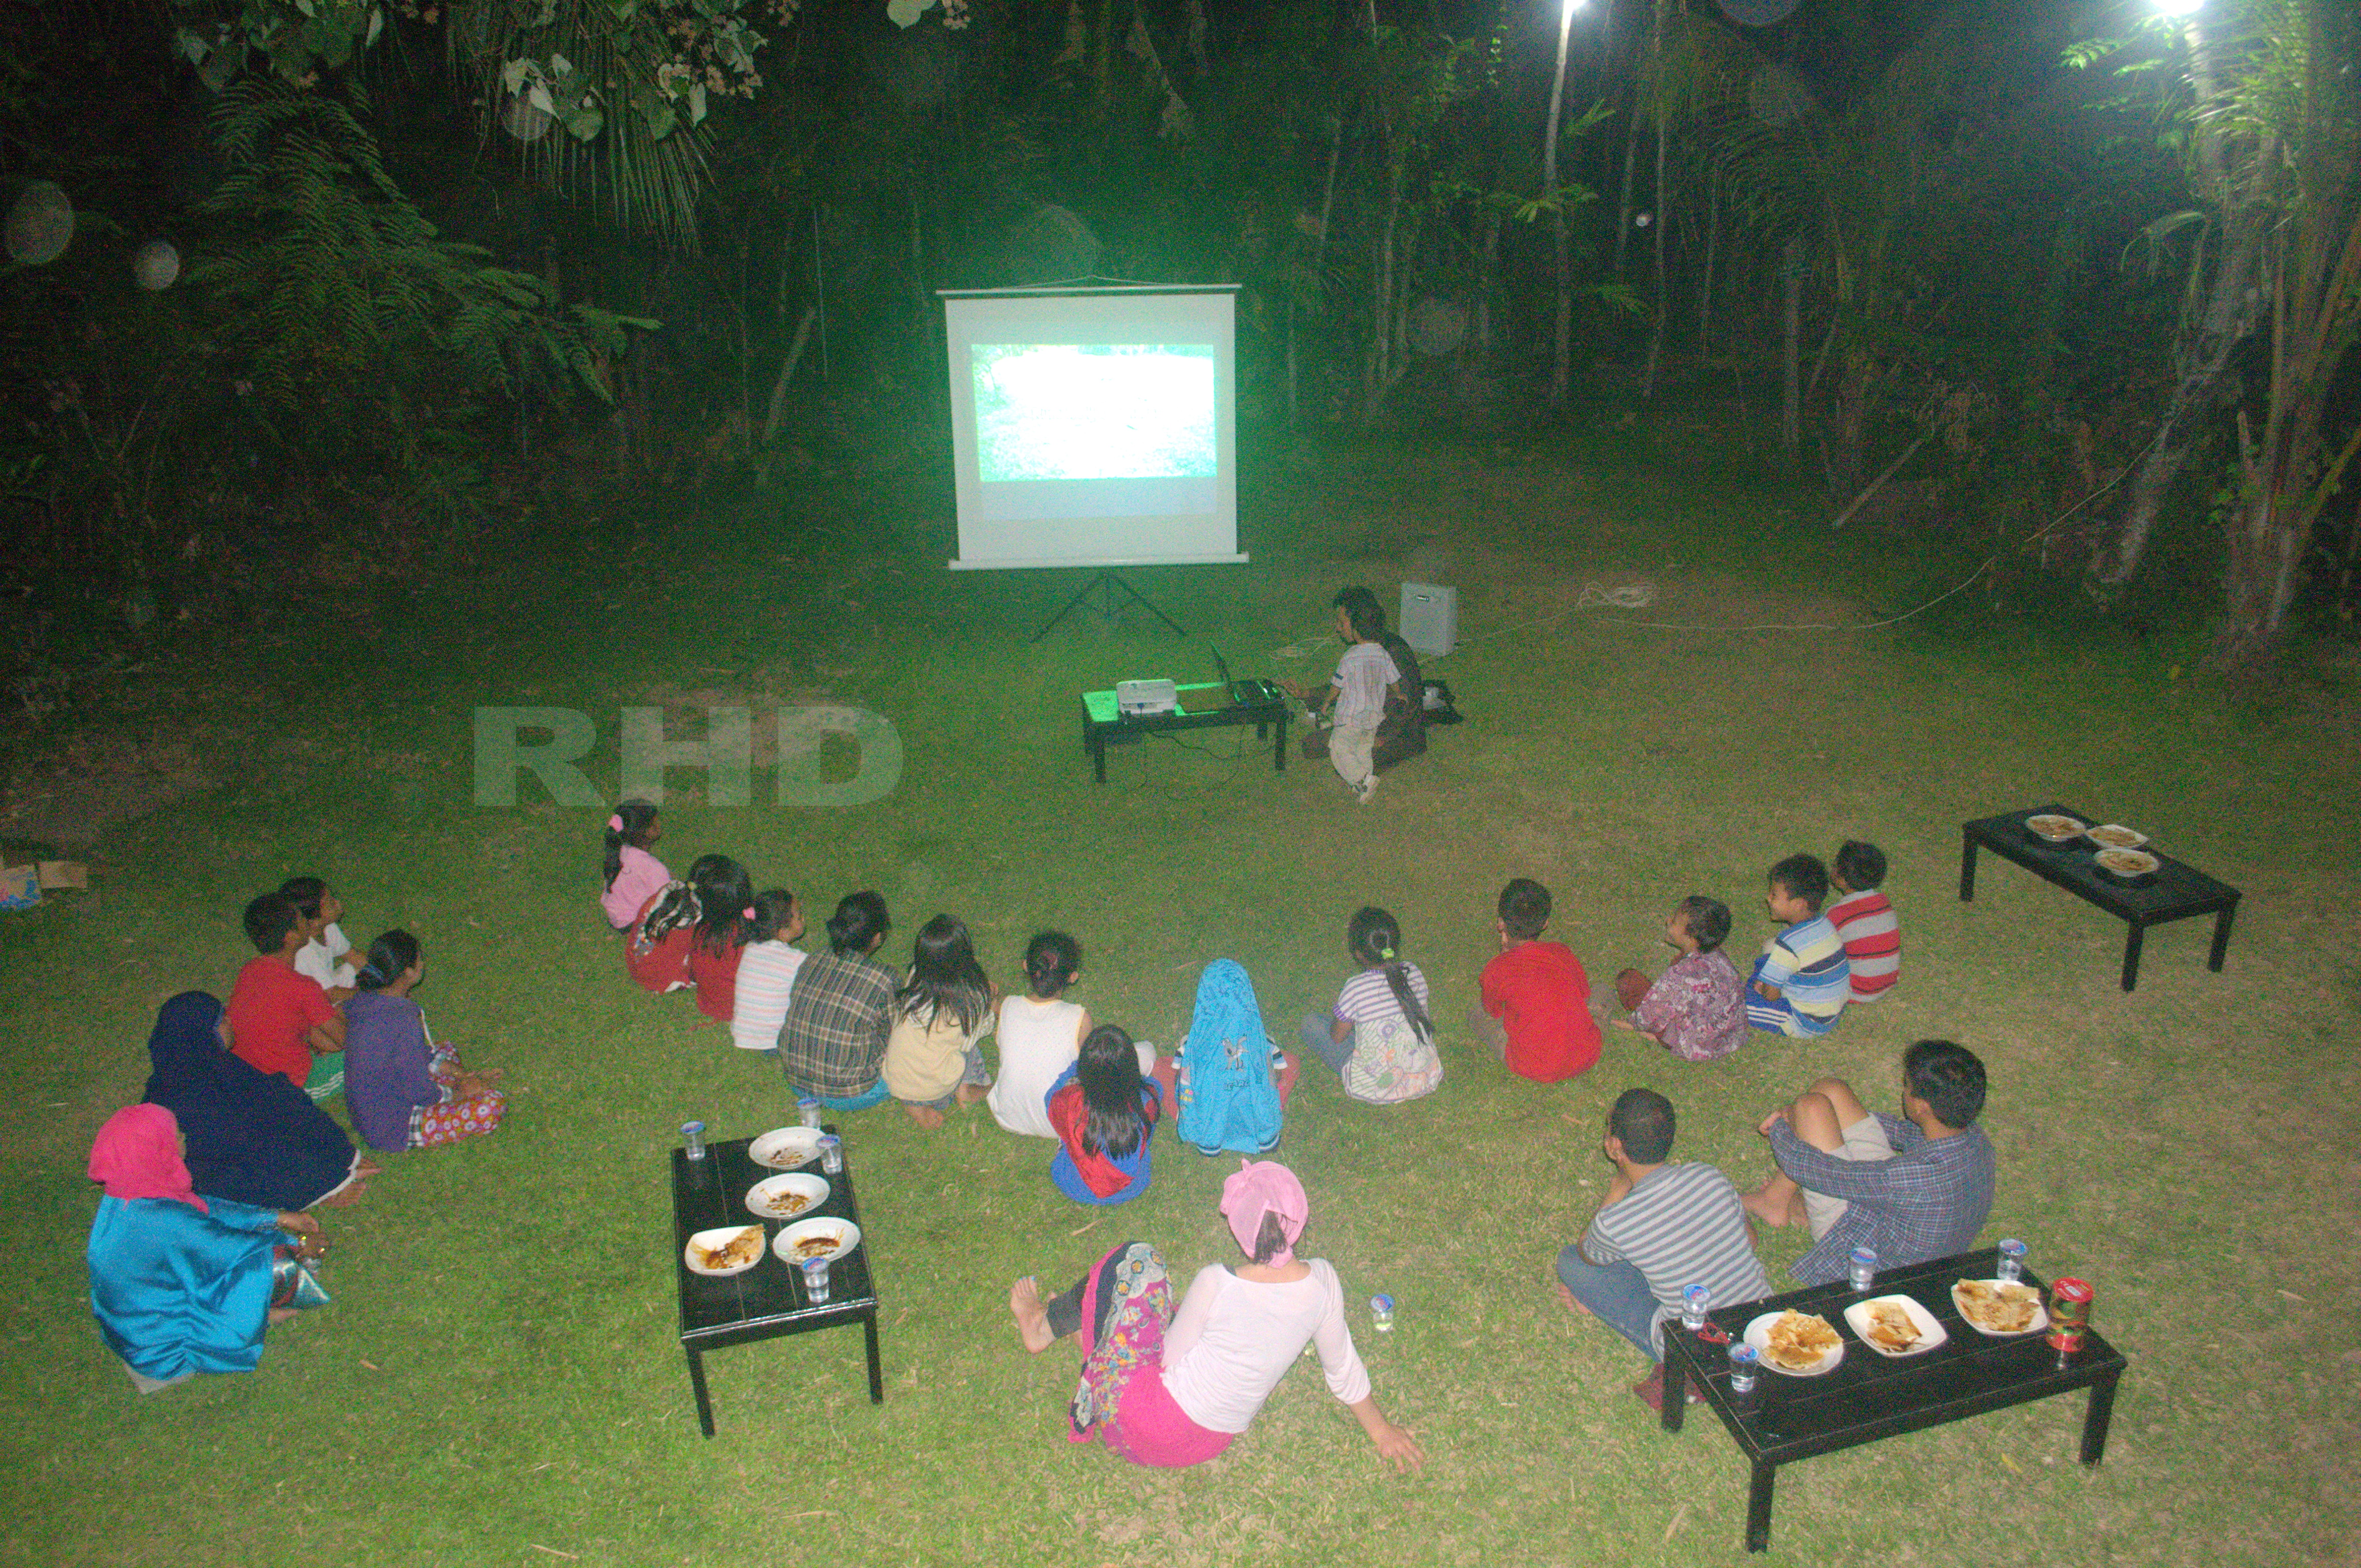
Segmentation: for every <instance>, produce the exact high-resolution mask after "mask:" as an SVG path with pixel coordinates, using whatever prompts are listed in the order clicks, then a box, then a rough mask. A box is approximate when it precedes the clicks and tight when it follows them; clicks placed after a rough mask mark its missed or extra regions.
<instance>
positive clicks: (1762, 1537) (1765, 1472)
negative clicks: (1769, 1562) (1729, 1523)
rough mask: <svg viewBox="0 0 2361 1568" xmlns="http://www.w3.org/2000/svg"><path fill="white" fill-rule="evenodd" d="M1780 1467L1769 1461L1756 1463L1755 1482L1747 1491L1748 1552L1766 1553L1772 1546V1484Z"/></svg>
mask: <svg viewBox="0 0 2361 1568" xmlns="http://www.w3.org/2000/svg"><path fill="white" fill-rule="evenodd" d="M1778 1475H1779V1467H1778V1466H1777V1465H1775V1464H1772V1463H1770V1462H1769V1461H1768V1460H1761V1459H1758V1460H1756V1461H1755V1462H1754V1482H1753V1485H1752V1486H1749V1487H1748V1488H1747V1489H1746V1550H1747V1551H1749V1552H1766V1551H1768V1550H1770V1546H1771V1483H1772V1482H1773V1481H1774V1480H1776V1479H1777V1478H1778Z"/></svg>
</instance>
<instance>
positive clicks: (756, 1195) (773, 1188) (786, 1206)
mask: <svg viewBox="0 0 2361 1568" xmlns="http://www.w3.org/2000/svg"><path fill="white" fill-rule="evenodd" d="M789 1195H792V1196H793V1197H796V1198H800V1199H802V1200H803V1201H802V1202H800V1203H796V1202H791V1201H788V1198H789ZM827 1201H828V1180H827V1179H826V1178H824V1177H818V1176H805V1175H803V1174H801V1173H800V1172H797V1173H794V1174H791V1175H787V1176H766V1177H764V1178H763V1179H762V1180H760V1181H758V1182H756V1183H754V1185H753V1186H752V1187H749V1188H748V1189H746V1212H748V1213H750V1214H753V1215H757V1216H759V1217H760V1218H763V1219H765V1220H792V1219H794V1218H795V1217H796V1215H797V1214H808V1213H810V1212H812V1211H813V1210H814V1209H817V1208H818V1207H819V1206H820V1205H821V1204H823V1203H825V1202H827ZM774 1204H776V1205H778V1206H777V1207H775V1208H774V1207H773V1205H774Z"/></svg>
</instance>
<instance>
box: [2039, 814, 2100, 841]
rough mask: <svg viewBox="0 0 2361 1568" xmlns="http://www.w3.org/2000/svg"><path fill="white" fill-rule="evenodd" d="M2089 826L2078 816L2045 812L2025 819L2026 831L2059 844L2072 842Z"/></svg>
mask: <svg viewBox="0 0 2361 1568" xmlns="http://www.w3.org/2000/svg"><path fill="white" fill-rule="evenodd" d="M2036 824H2038V825H2039V826H2036ZM2088 828H2090V824H2089V823H2087V822H2084V821H2083V820H2082V819H2081V817H2060V816H2057V815H2055V814H2053V813H2047V812H2045V813H2044V814H2042V815H2041V816H2038V817H2026V819H2025V830H2026V832H2028V833H2030V834H2032V835H2033V836H2034V837H2035V838H2037V839H2043V840H2045V841H2047V842H2048V843H2051V844H2057V845H2061V846H2062V845H2066V844H2070V843H2072V842H2073V841H2074V840H2075V839H2079V838H2081V836H2082V834H2083V833H2084V832H2085V831H2086V830H2088Z"/></svg>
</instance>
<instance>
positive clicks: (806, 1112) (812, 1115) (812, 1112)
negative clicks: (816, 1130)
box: [796, 1094, 819, 1127]
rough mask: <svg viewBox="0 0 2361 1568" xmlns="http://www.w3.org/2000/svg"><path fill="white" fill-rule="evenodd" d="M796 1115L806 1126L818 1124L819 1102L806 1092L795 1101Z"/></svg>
mask: <svg viewBox="0 0 2361 1568" xmlns="http://www.w3.org/2000/svg"><path fill="white" fill-rule="evenodd" d="M796 1119H797V1120H799V1121H800V1122H802V1123H803V1124H804V1125H805V1126H807V1127H817V1126H818V1125H819V1102H818V1101H817V1100H815V1099H813V1098H812V1097H811V1096H810V1095H808V1094H807V1095H804V1096H803V1097H802V1098H800V1099H798V1100H797V1101H796Z"/></svg>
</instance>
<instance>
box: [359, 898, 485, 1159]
mask: <svg viewBox="0 0 2361 1568" xmlns="http://www.w3.org/2000/svg"><path fill="white" fill-rule="evenodd" d="M425 978H426V959H425V958H424V956H423V954H421V952H420V951H419V947H418V938H415V937H412V935H411V934H410V933H409V932H407V931H388V932H387V933H386V934H385V935H384V936H382V937H379V938H378V939H377V940H376V941H374V942H371V943H370V944H369V950H368V963H367V964H366V965H365V966H364V967H363V968H362V970H361V971H360V975H359V980H360V994H358V995H357V996H355V997H354V998H353V999H352V1001H350V1002H349V1003H346V1004H345V1017H346V1025H347V1026H348V1030H349V1032H348V1034H347V1036H346V1042H345V1074H346V1080H345V1085H346V1086H345V1106H346V1109H347V1110H349V1111H350V1112H351V1113H352V1114H353V1127H354V1129H355V1130H356V1131H357V1132H358V1133H359V1134H360V1135H361V1136H362V1137H364V1138H367V1139H368V1145H369V1147H371V1148H373V1149H391V1150H401V1149H423V1148H432V1147H434V1146H435V1145H437V1144H449V1143H456V1142H458V1141H459V1140H460V1139H461V1138H477V1137H481V1136H483V1135H485V1134H487V1133H489V1132H491V1131H493V1130H494V1129H495V1128H497V1127H499V1126H500V1118H501V1117H502V1116H504V1115H506V1114H507V1113H508V1097H507V1096H506V1095H504V1094H502V1093H501V1092H500V1091H499V1090H497V1089H494V1088H493V1087H492V1084H493V1083H494V1082H495V1081H497V1080H499V1078H500V1069H497V1068H493V1069H484V1070H471V1069H469V1068H468V1067H467V1064H466V1063H465V1062H462V1061H461V1060H460V1059H459V1053H458V1052H457V1051H456V1050H455V1049H453V1048H452V1047H449V1046H447V1045H438V1044H436V1043H435V1042H434V1038H433V1037H432V1036H429V1035H428V1034H427V1032H426V1014H424V1013H423V1012H422V1011H420V1009H419V1006H418V1003H416V1002H415V1001H414V1000H412V996H411V992H413V991H415V990H417V989H418V987H419V985H420V984H421V983H422V982H423V981H424V980H425Z"/></svg>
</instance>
